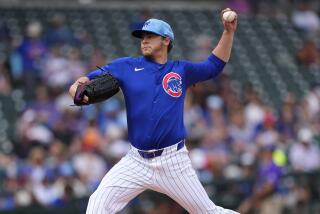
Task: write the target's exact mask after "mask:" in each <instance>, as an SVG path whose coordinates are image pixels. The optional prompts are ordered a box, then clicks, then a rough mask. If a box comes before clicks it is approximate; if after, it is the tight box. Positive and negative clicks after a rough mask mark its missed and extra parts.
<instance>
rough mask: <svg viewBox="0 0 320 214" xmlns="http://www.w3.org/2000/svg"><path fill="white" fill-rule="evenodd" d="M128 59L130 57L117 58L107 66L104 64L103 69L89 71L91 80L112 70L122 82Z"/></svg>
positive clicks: (88, 75)
mask: <svg viewBox="0 0 320 214" xmlns="http://www.w3.org/2000/svg"><path fill="white" fill-rule="evenodd" d="M127 61H128V57H126V58H119V59H116V60H114V61H112V62H111V63H109V64H107V65H105V66H102V70H101V69H97V70H94V71H91V72H89V73H88V74H87V77H88V78H89V79H90V80H92V79H95V78H97V77H98V76H101V75H104V74H105V73H107V72H110V73H111V74H112V75H113V76H114V77H115V78H116V79H117V80H118V81H119V82H120V84H121V82H122V80H123V73H124V70H125V66H126V62H127Z"/></svg>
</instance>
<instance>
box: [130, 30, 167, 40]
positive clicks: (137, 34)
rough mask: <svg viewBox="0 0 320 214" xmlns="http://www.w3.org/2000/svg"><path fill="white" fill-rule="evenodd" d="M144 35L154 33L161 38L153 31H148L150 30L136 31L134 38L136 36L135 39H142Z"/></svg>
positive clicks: (133, 33)
mask: <svg viewBox="0 0 320 214" xmlns="http://www.w3.org/2000/svg"><path fill="white" fill-rule="evenodd" d="M142 33H153V34H155V35H158V36H161V35H159V34H157V33H155V32H153V31H148V30H135V31H132V33H131V34H132V36H134V37H137V38H140V39H141V38H142Z"/></svg>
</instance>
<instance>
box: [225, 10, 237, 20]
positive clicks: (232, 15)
mask: <svg viewBox="0 0 320 214" xmlns="http://www.w3.org/2000/svg"><path fill="white" fill-rule="evenodd" d="M222 18H223V20H225V21H226V22H233V20H235V19H236V18H237V13H236V12H234V11H232V10H229V11H226V12H224V13H223V15H222Z"/></svg>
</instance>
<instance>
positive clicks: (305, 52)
mask: <svg viewBox="0 0 320 214" xmlns="http://www.w3.org/2000/svg"><path fill="white" fill-rule="evenodd" d="M297 59H298V61H299V62H300V63H302V64H303V65H307V66H309V65H315V64H319V63H320V52H319V50H318V48H317V46H316V43H315V42H314V41H312V40H307V41H305V42H304V44H303V47H302V48H301V49H299V50H298V52H297Z"/></svg>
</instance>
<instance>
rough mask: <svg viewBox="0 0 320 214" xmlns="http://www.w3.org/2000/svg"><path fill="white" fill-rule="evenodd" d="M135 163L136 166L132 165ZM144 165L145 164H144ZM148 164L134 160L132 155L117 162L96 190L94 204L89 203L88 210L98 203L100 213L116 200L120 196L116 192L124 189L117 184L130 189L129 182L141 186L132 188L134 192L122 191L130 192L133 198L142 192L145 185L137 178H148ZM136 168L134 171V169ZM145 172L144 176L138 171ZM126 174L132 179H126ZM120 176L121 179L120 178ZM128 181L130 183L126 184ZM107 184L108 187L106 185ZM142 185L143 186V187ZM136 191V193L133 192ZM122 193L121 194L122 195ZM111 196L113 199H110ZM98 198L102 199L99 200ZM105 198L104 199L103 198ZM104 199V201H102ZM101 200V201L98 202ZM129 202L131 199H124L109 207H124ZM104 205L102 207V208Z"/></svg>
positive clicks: (129, 194)
mask: <svg viewBox="0 0 320 214" xmlns="http://www.w3.org/2000/svg"><path fill="white" fill-rule="evenodd" d="M132 165H134V166H132ZM142 165H143V166H142ZM145 168H146V165H145V164H141V163H139V162H138V161H137V160H134V159H133V158H132V157H129V158H128V157H125V159H124V160H123V161H120V162H119V163H118V164H117V167H115V168H112V169H111V170H110V173H107V175H106V176H105V178H104V179H103V180H102V182H101V184H100V186H99V187H98V189H97V190H96V192H95V193H94V194H93V196H94V197H92V199H93V205H92V206H91V205H90V203H89V206H88V210H89V211H90V210H91V208H92V207H93V208H94V207H96V203H98V210H97V211H98V213H103V212H101V211H103V210H104V209H103V207H108V206H110V203H112V202H114V200H115V199H116V198H119V196H116V197H115V196H114V193H117V192H120V191H119V190H122V188H118V187H115V185H116V186H118V185H119V186H123V189H124V190H130V189H129V188H127V187H128V186H129V184H131V185H132V184H134V185H135V186H136V185H137V186H139V188H138V189H137V190H135V189H134V188H133V189H132V190H134V192H132V193H128V191H124V192H123V191H122V192H123V193H122V194H121V195H123V194H128V196H132V198H133V197H134V196H136V195H137V194H138V192H142V191H143V190H144V189H145V188H143V185H142V184H141V186H140V183H141V180H138V179H137V178H146V177H147V176H146V175H147V174H148V171H147V170H145ZM133 170H134V171H133ZM141 171H142V172H143V171H145V174H144V175H143V176H142V175H141V174H139V173H138V172H141ZM124 172H128V173H124ZM125 176H130V179H129V180H130V181H129V180H127V179H125ZM119 178H120V180H119ZM132 180H135V182H132ZM126 183H128V184H126ZM106 184H107V186H106V187H104V186H105V185H106ZM141 187H142V188H141ZM106 191H108V194H107V195H105V192H106ZM133 193H135V194H133ZM121 195H120V196H121ZM110 196H111V200H109V198H110ZM98 198H99V199H100V200H98ZM103 199H104V200H103ZM102 200H103V203H102ZM98 201H99V202H98ZM128 202H129V200H127V201H124V202H123V203H122V204H121V203H119V202H118V201H117V203H112V205H111V206H110V207H109V208H111V207H112V206H116V207H123V206H125V204H127V203H128ZM101 206H102V209H101V208H100V207H101ZM110 211H111V210H110ZM93 213H95V214H96V213H97V212H93Z"/></svg>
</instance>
